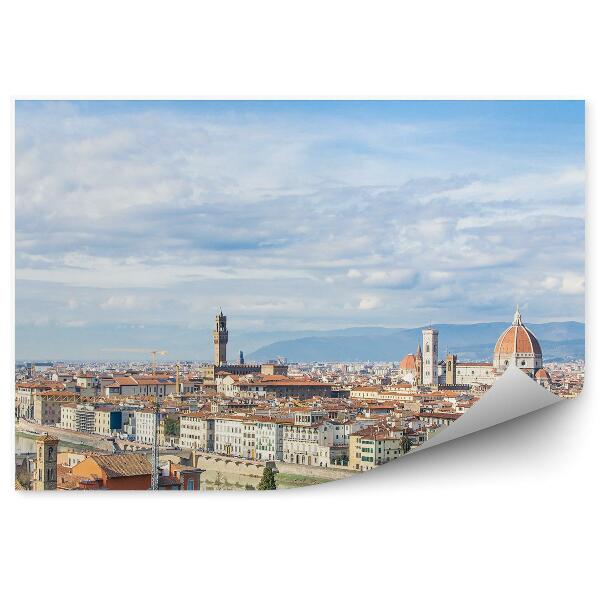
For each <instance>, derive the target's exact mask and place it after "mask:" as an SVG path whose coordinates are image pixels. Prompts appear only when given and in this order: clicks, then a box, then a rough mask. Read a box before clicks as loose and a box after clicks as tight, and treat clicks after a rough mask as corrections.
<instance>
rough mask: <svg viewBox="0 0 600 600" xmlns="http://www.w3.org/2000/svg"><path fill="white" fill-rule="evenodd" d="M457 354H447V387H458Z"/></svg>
mask: <svg viewBox="0 0 600 600" xmlns="http://www.w3.org/2000/svg"><path fill="white" fill-rule="evenodd" d="M456 359H457V356H456V354H449V353H448V352H446V385H456Z"/></svg>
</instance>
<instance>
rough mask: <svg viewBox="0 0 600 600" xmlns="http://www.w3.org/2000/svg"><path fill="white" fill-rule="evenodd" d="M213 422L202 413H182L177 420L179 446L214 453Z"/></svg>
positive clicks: (208, 416)
mask: <svg viewBox="0 0 600 600" xmlns="http://www.w3.org/2000/svg"><path fill="white" fill-rule="evenodd" d="M214 436H215V420H214V418H213V416H212V415H210V414H207V413H202V412H196V413H183V414H182V415H181V418H180V419H179V445H180V446H181V447H182V448H191V449H194V450H200V451H202V452H213V451H214V442H215V439H214Z"/></svg>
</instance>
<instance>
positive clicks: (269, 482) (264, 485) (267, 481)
mask: <svg viewBox="0 0 600 600" xmlns="http://www.w3.org/2000/svg"><path fill="white" fill-rule="evenodd" d="M258 489H259V490H276V489H277V483H276V482H275V474H274V473H273V469H271V467H265V469H264V471H263V475H262V479H261V480H260V483H259V484H258Z"/></svg>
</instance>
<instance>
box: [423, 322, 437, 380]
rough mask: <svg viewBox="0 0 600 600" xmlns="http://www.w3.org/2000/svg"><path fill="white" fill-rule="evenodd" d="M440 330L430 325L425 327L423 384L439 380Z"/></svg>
mask: <svg viewBox="0 0 600 600" xmlns="http://www.w3.org/2000/svg"><path fill="white" fill-rule="evenodd" d="M437 363H438V332H437V329H433V328H432V327H428V328H427V329H423V385H435V384H437V382H438V372H437V371H438V364H437Z"/></svg>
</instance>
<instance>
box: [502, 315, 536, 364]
mask: <svg viewBox="0 0 600 600" xmlns="http://www.w3.org/2000/svg"><path fill="white" fill-rule="evenodd" d="M494 354H495V355H498V354H533V355H535V356H541V355H542V348H541V347H540V343H539V342H538V341H537V338H536V337H535V335H533V333H532V332H531V331H529V329H527V327H525V325H523V322H522V321H521V314H520V313H519V309H517V312H516V313H515V319H514V321H513V323H512V325H511V326H510V327H509V328H508V329H506V330H505V331H504V333H502V335H501V336H500V337H499V338H498V341H497V342H496V347H495V348H494Z"/></svg>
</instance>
